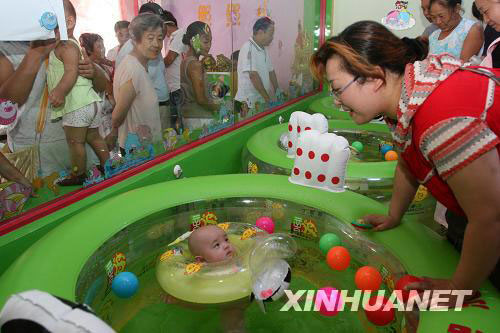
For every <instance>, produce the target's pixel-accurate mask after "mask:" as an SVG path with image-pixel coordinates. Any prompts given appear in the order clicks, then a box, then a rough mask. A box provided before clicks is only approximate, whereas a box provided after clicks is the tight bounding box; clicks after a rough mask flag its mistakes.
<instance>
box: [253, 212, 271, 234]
mask: <svg viewBox="0 0 500 333" xmlns="http://www.w3.org/2000/svg"><path fill="white" fill-rule="evenodd" d="M255 225H256V226H257V227H258V228H260V229H262V230H265V231H267V233H268V234H272V233H273V232H274V221H273V219H272V218H270V217H269V216H261V217H259V218H258V219H257V221H255Z"/></svg>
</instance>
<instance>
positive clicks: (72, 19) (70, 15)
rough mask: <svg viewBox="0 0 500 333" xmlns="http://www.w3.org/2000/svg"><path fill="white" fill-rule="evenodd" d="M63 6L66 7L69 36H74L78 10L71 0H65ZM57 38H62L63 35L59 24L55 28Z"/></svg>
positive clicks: (65, 15) (65, 13)
mask: <svg viewBox="0 0 500 333" xmlns="http://www.w3.org/2000/svg"><path fill="white" fill-rule="evenodd" d="M63 7H64V17H65V21H66V29H67V30H68V36H69V37H72V36H73V30H74V29H75V25H76V10H75V6H73V4H72V3H71V1H70V0H63ZM54 32H55V35H56V39H57V40H60V39H61V35H60V32H59V26H57V27H56V29H55V30H54Z"/></svg>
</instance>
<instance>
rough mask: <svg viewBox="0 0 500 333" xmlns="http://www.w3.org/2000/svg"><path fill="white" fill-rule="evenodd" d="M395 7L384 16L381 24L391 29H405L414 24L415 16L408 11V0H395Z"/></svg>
mask: <svg viewBox="0 0 500 333" xmlns="http://www.w3.org/2000/svg"><path fill="white" fill-rule="evenodd" d="M394 6H395V9H394V10H391V11H390V12H389V13H388V14H387V15H386V16H385V17H384V18H382V24H383V25H385V26H386V27H387V28H389V29H393V30H406V29H410V28H411V27H413V26H414V25H415V18H414V17H413V15H412V14H411V13H410V12H409V11H408V1H400V0H398V1H396V3H395V4H394Z"/></svg>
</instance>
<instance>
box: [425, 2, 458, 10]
mask: <svg viewBox="0 0 500 333" xmlns="http://www.w3.org/2000/svg"><path fill="white" fill-rule="evenodd" d="M436 2H437V3H439V4H441V5H443V6H445V7H448V8H450V9H454V8H455V7H457V6H458V5H462V0H431V1H430V2H429V8H430V7H431V6H432V4H433V3H436Z"/></svg>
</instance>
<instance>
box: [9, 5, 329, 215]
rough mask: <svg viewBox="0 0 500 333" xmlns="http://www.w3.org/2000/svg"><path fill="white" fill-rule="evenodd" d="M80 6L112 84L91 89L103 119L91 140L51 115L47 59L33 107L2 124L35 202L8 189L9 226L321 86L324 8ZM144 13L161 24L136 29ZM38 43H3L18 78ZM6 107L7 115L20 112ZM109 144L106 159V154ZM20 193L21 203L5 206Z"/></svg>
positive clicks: (79, 33)
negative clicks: (315, 74)
mask: <svg viewBox="0 0 500 333" xmlns="http://www.w3.org/2000/svg"><path fill="white" fill-rule="evenodd" d="M71 2H72V4H73V6H74V9H75V13H76V25H75V27H74V31H73V36H74V39H75V41H78V43H79V44H80V50H81V51H80V52H81V59H87V58H88V59H90V61H92V62H93V63H94V64H95V71H98V72H99V73H101V74H100V75H101V79H102V77H105V80H104V81H103V82H105V83H106V84H105V85H103V84H101V85H100V86H99V84H97V83H96V80H93V81H88V82H86V83H85V84H87V85H89V87H92V88H93V91H97V96H98V98H96V101H94V100H92V101H91V102H92V103H95V106H96V108H95V109H93V108H92V110H91V111H93V112H94V111H95V118H93V119H95V121H92V122H91V123H92V124H90V123H89V124H86V125H84V126H83V125H82V126H83V127H86V128H89V131H88V132H85V130H82V129H81V126H80V125H72V124H71V123H68V121H69V120H68V119H66V118H68V117H67V116H65V117H64V119H63V117H62V116H61V117H54V116H53V114H52V112H53V110H52V104H51V103H52V100H51V99H50V98H52V97H50V95H51V94H50V93H51V92H49V91H48V93H47V94H44V86H45V82H46V78H47V73H48V72H50V71H51V70H52V69H51V68H47V66H48V65H46V64H45V63H42V65H41V66H40V68H39V73H38V75H37V77H36V78H35V79H34V81H33V83H32V84H33V85H32V90H31V93H30V96H29V98H28V102H29V103H25V104H24V105H21V106H20V107H19V116H18V119H17V121H16V122H13V123H12V124H6V125H4V126H1V128H0V130H1V131H2V133H1V134H3V136H2V137H0V140H2V141H3V144H4V146H3V152H4V155H5V156H6V157H7V158H8V159H9V160H10V161H11V163H12V164H13V165H14V166H16V167H17V168H18V169H19V170H20V171H21V173H22V174H23V175H24V176H25V177H26V178H27V180H28V181H29V182H31V183H32V184H33V187H34V188H35V190H36V193H37V196H36V197H31V198H27V195H26V193H27V192H26V191H25V189H23V188H19V187H18V186H16V185H14V184H10V183H7V184H4V187H5V188H4V187H2V188H0V193H3V194H6V195H5V196H4V197H5V198H7V199H2V200H4V204H3V207H11V208H9V212H7V213H5V214H3V215H2V217H1V219H2V220H4V219H7V218H10V217H13V216H15V215H17V214H19V213H21V212H25V211H28V210H30V209H36V208H37V207H38V206H39V205H41V204H44V203H47V202H50V201H52V200H54V199H57V198H59V197H61V196H62V195H66V194H70V193H72V192H73V191H77V190H80V189H81V188H84V187H90V186H93V185H95V184H97V183H99V182H101V181H103V180H105V179H109V178H113V177H116V176H117V175H119V174H122V173H123V172H124V171H126V170H128V169H130V168H133V167H136V166H138V165H141V164H143V163H146V162H148V161H151V160H152V159H154V158H158V157H159V156H162V155H164V154H168V153H171V152H174V151H175V150H176V149H178V148H179V147H182V146H184V145H188V144H193V143H194V144H196V142H197V141H198V140H200V139H201V138H204V137H207V136H210V135H212V134H215V133H218V132H219V131H221V130H224V129H226V128H230V127H231V126H233V125H235V124H238V123H240V122H242V121H251V120H252V117H256V116H258V115H259V114H262V113H263V112H266V111H269V110H272V109H276V108H277V107H280V106H282V105H284V104H286V103H290V102H293V100H294V99H297V98H300V97H302V96H305V95H307V94H310V93H312V92H314V91H315V90H316V89H317V85H316V83H315V82H314V81H313V79H312V76H311V74H310V72H309V58H310V56H311V54H312V53H313V51H314V49H315V48H317V46H318V37H319V32H320V29H319V17H320V3H321V1H320V0H315V1H306V0H245V1H242V0H240V1H231V0H226V1H220V0H155V1H146V0H138V1H126V0H120V1H114V0H102V1H100V2H99V4H97V3H96V2H95V1H91V0H71ZM141 8H148V10H146V12H152V13H155V14H158V15H159V17H160V21H159V22H160V23H158V19H152V18H148V19H145V20H143V21H141V22H139V23H138V22H136V23H138V24H135V25H134V24H130V22H131V21H133V19H134V17H136V15H137V13H138V12H139V11H140V10H141ZM68 43H69V42H68ZM151 45H153V46H151ZM29 47H30V46H29V43H28V42H9V41H7V42H0V54H1V55H2V56H3V57H4V58H6V59H7V60H8V61H9V62H10V63H11V65H12V67H13V70H14V72H15V70H16V69H17V68H18V67H19V65H20V63H21V61H22V59H23V57H24V55H25V54H26V53H27V52H28V51H29ZM148 47H149V48H150V49H151V47H152V49H154V50H153V51H154V54H153V55H151V54H147V50H146V49H147V48H148ZM160 49H161V51H160ZM145 50H146V51H145ZM84 53H85V54H84ZM56 57H57V56H56ZM146 58H147V59H146ZM144 59H146V60H144ZM1 80H4V81H5V78H2V79H1ZM78 82H80V81H78ZM82 82H83V81H82ZM3 83H4V82H0V85H1V84H3ZM98 86H99V87H98ZM52 87H53V86H51V88H52ZM130 96H132V97H130ZM97 99H98V100H99V101H97ZM1 102H2V108H3V110H4V111H5V110H7V109H8V110H10V109H9V108H11V107H13V104H15V103H10V104H9V103H8V101H1ZM89 103H90V102H89ZM92 103H91V104H92ZM89 105H90V104H89ZM92 105H94V104H92ZM71 112H73V110H71V111H69V112H68V114H71ZM73 114H75V113H73ZM70 118H73V121H77V120H78V119H79V117H76V118H78V119H75V117H70ZM94 122H97V123H94ZM74 127H78V128H77V129H76V130H74V129H72V128H74ZM68 129H69V131H68ZM83 132H85V133H90V134H91V135H90V134H89V137H90V138H91V139H92V140H90V139H89V137H87V134H85V135H84V134H82V133H83ZM97 133H98V135H99V136H100V140H97V141H98V143H95V142H96V139H95V138H96V135H97ZM80 134H81V135H80ZM75 135H76V136H78V138H81V140H79V139H78V140H76V141H78V142H80V141H81V142H80V143H81V145H80V146H81V147H80V146H79V147H78V149H75V147H74V146H72V145H71V144H68V142H76V141H75V140H73V139H74V138H75ZM68 140H69V141H68ZM103 140H104V141H103ZM106 147H108V148H109V155H106V154H107V152H106V153H103V151H105V150H106ZM80 148H81V149H80ZM104 161H105V162H104ZM76 165H78V167H77V166H76ZM7 178H8V177H7ZM4 181H5V179H4ZM61 181H62V182H63V184H64V185H65V186H61V185H60V184H58V183H60V182H61ZM12 194H14V197H15V200H14V201H13V202H10V201H9V202H8V200H11V199H12V198H14V197H12ZM9 198H10V199H9ZM5 200H7V201H5ZM11 201H12V200H11Z"/></svg>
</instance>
